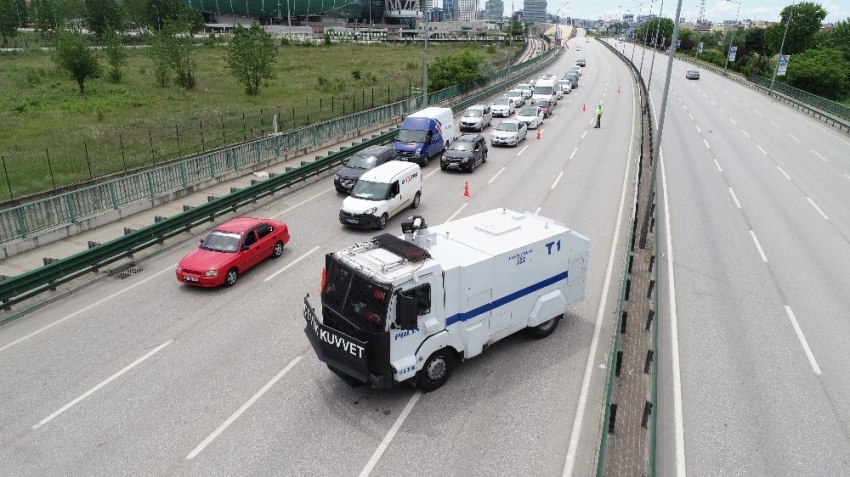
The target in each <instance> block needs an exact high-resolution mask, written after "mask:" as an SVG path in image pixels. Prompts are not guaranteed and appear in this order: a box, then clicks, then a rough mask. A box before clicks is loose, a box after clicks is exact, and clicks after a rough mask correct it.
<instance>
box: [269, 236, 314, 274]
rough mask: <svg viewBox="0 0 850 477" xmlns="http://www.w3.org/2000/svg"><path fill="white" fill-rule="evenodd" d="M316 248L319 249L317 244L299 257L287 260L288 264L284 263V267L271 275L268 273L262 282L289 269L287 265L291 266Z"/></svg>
mask: <svg viewBox="0 0 850 477" xmlns="http://www.w3.org/2000/svg"><path fill="white" fill-rule="evenodd" d="M316 250H319V246H318V245H316V246H315V247H313V248H311V249H310V251H308V252H307V253H305V254H304V255H301V256H300V257H298V258H296V259H295V260H293V261H291V262H289V263H288V264H286V266H285V267H283V268H281V269H280V270H278V271H276V272H274V273H272V274H271V275H269V276H268V277H266V279H265V280H263V283H265V282H267V281H269V280H271V279H272V278H274V277H276V276H278V275H280V274H281V273H283V272H285V271H287V270H289V267H291V266H293V265H295V264H296V263H298V262H300V261H301V260H303V259H305V258H307V255H310V254H311V253H313V252H315V251H316Z"/></svg>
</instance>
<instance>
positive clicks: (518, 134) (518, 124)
mask: <svg viewBox="0 0 850 477" xmlns="http://www.w3.org/2000/svg"><path fill="white" fill-rule="evenodd" d="M526 136H528V127H526V125H525V123H524V122H522V121H517V120H516V119H506V120H504V121H502V122H501V123H499V125H498V126H496V127H495V128H493V132H491V133H490V145H491V146H518V145H519V142H520V141H522V140H523V139H525V138H526Z"/></svg>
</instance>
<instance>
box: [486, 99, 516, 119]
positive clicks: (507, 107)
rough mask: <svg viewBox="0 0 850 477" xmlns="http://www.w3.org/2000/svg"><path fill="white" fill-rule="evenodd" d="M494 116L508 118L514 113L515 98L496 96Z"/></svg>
mask: <svg viewBox="0 0 850 477" xmlns="http://www.w3.org/2000/svg"><path fill="white" fill-rule="evenodd" d="M492 109H493V117H494V118H495V117H500V118H506V117H508V116H511V115H512V114H514V111H515V110H516V102H515V100H514V99H513V98H508V97H507V96H506V97H504V98H496V100H495V101H493V105H492Z"/></svg>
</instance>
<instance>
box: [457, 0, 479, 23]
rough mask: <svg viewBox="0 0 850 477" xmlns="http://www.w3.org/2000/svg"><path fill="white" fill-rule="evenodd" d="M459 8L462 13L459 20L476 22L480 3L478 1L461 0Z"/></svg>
mask: <svg viewBox="0 0 850 477" xmlns="http://www.w3.org/2000/svg"><path fill="white" fill-rule="evenodd" d="M458 6H459V7H460V8H459V9H458V10H459V12H460V16H459V18H458V20H460V21H471V20H475V19H476V18H475V14H476V13H475V12H477V11H478V1H477V0H459V1H458Z"/></svg>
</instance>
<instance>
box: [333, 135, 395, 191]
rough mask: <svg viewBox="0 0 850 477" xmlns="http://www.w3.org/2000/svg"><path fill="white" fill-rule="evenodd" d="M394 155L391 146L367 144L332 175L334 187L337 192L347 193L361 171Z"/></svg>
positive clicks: (372, 167)
mask: <svg viewBox="0 0 850 477" xmlns="http://www.w3.org/2000/svg"><path fill="white" fill-rule="evenodd" d="M396 157H397V155H396V152H395V148H393V147H392V146H369V147H367V148H366V149H363V150H362V151H359V152H356V153H355V154H354V155H353V156H351V158H350V159H349V160H348V162H346V163H345V166H343V168H342V169H340V170H339V171H337V173H336V174H335V175H334V187H335V188H336V190H337V192H342V193H345V194H348V193H349V192H351V188H352V187H354V184H355V183H356V182H357V179H359V178H360V176H362V175H363V173H365V172H366V171H368V170H369V169H374V168H375V167H378V166H380V165H381V164H384V163H386V162H387V161H392V160H393V159H395V158H396Z"/></svg>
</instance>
